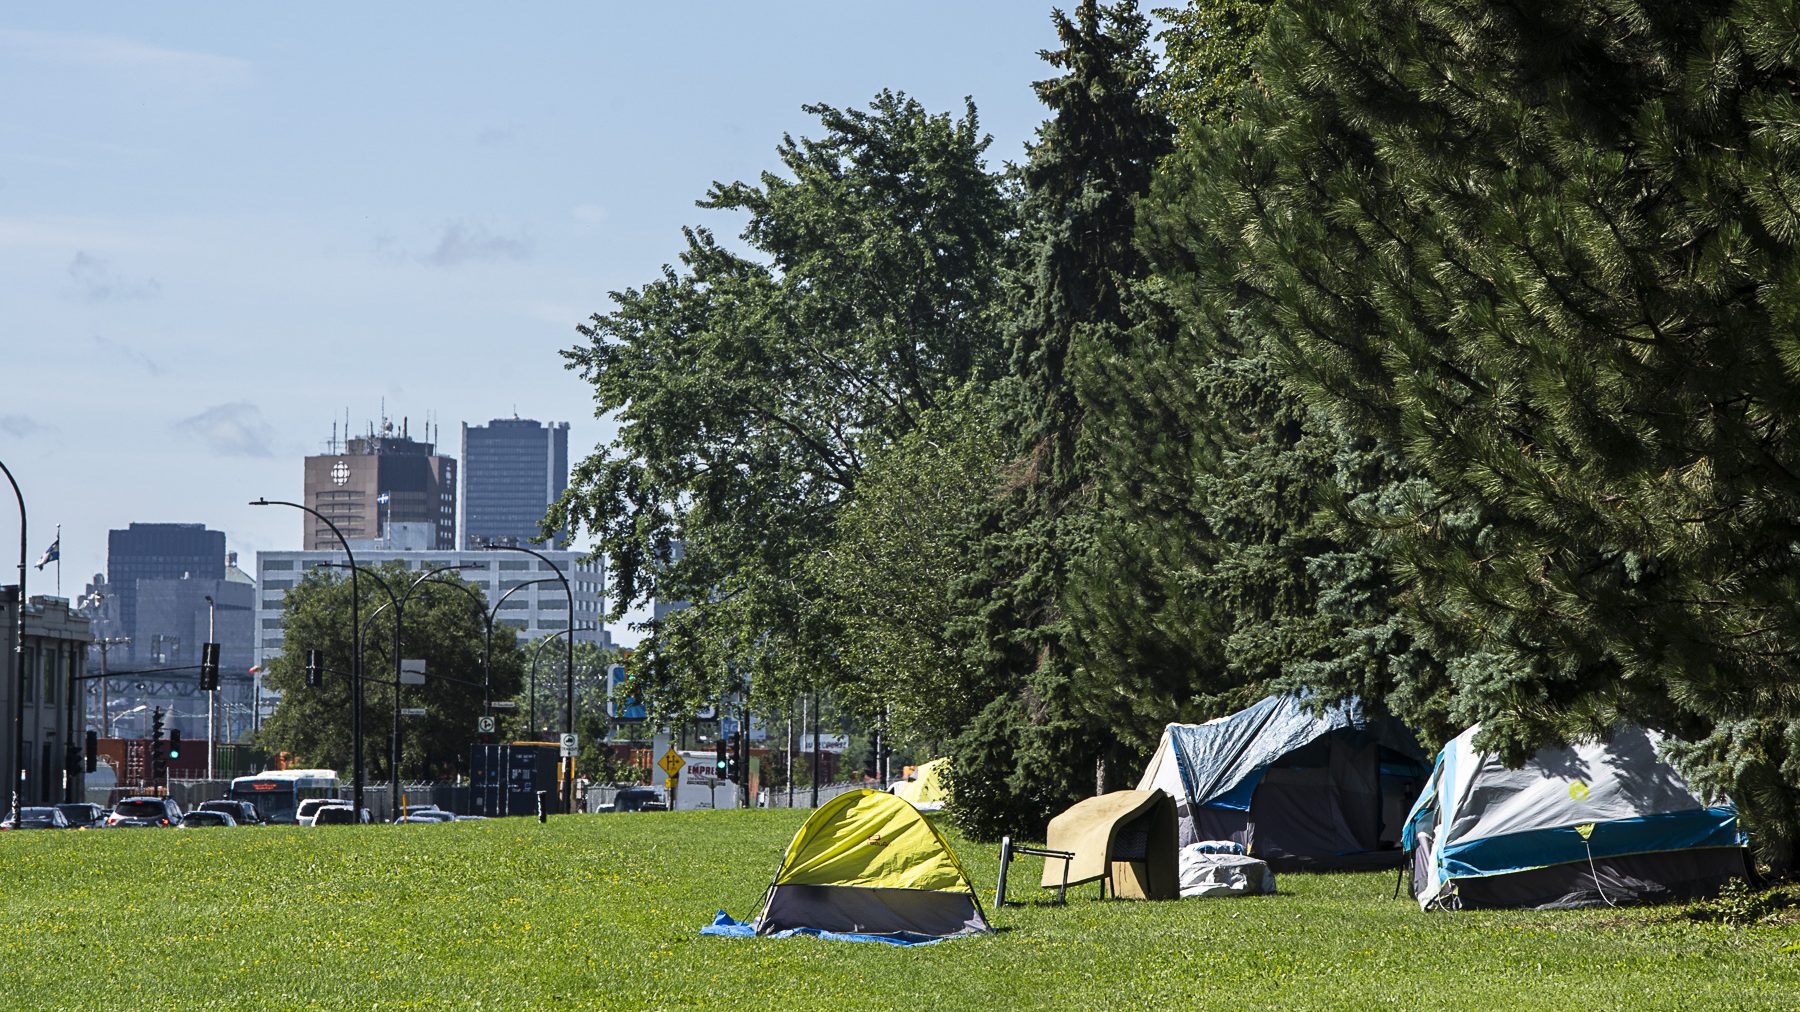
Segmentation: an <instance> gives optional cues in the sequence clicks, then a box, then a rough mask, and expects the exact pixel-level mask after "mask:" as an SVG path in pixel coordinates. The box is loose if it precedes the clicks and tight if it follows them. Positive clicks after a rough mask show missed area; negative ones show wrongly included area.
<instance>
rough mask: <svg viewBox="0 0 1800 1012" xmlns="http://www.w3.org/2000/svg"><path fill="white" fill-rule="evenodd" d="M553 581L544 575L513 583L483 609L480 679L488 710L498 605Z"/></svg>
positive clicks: (553, 581)
mask: <svg viewBox="0 0 1800 1012" xmlns="http://www.w3.org/2000/svg"><path fill="white" fill-rule="evenodd" d="M555 582H556V577H554V576H544V577H539V578H538V579H536V580H526V581H525V582H523V583H519V584H515V585H514V586H511V587H508V588H507V590H506V593H504V594H501V595H500V599H499V600H498V601H495V602H494V607H493V608H491V609H485V610H486V611H487V638H486V639H485V640H484V641H483V642H482V647H481V680H482V683H483V684H484V685H485V686H486V688H485V689H484V694H485V695H486V697H487V698H486V700H485V705H486V707H487V709H488V710H489V711H492V710H493V708H494V679H493V669H492V667H491V665H492V663H493V655H494V623H495V622H496V621H497V620H498V619H499V617H500V606H501V605H503V604H505V603H506V599H507V598H509V597H511V596H513V595H514V594H517V593H518V592H519V591H521V590H524V589H525V588H526V587H534V586H536V585H538V584H540V583H555ZM496 585H497V584H496Z"/></svg>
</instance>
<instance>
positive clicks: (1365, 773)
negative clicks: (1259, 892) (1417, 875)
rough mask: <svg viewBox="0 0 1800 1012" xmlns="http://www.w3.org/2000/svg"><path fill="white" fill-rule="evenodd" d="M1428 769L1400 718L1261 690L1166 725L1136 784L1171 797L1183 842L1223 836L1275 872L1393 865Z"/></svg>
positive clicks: (1355, 705)
mask: <svg viewBox="0 0 1800 1012" xmlns="http://www.w3.org/2000/svg"><path fill="white" fill-rule="evenodd" d="M1429 773H1430V769H1429V767H1428V766H1427V764H1426V762H1425V754H1424V752H1423V751H1422V750H1421V749H1420V748H1419V746H1418V743H1417V741H1415V740H1414V738H1413V735H1412V733H1411V732H1410V731H1408V730H1407V729H1406V727H1405V725H1403V724H1401V723H1400V722H1399V721H1397V720H1395V719H1393V718H1391V717H1383V716H1371V715H1368V714H1365V712H1364V710H1363V707H1362V705H1361V704H1360V703H1359V702H1357V701H1356V700H1351V701H1349V702H1345V703H1340V704H1338V705H1335V706H1332V707H1329V708H1327V709H1326V710H1324V711H1323V712H1322V713H1315V712H1313V710H1312V709H1311V708H1309V706H1308V705H1307V704H1306V703H1305V702H1304V701H1302V700H1301V699H1299V698H1298V697H1295V696H1271V697H1269V698H1267V699H1264V700H1263V701H1261V702H1259V703H1257V704H1255V705H1254V706H1251V707H1249V708H1247V709H1244V710H1240V711H1238V712H1237V713H1234V714H1232V715H1231V716H1229V717H1221V718H1219V719H1218V720H1215V721H1212V722H1210V723H1206V724H1170V725H1169V726H1168V727H1167V728H1165V729H1164V730H1163V735H1162V741H1161V742H1160V743H1159V744H1158V746H1157V749H1156V754H1155V755H1154V756H1153V757H1152V758H1151V760H1150V765H1149V767H1148V768H1147V769H1146V770H1145V771H1144V776H1143V778H1142V779H1141V780H1140V781H1139V782H1138V789H1139V790H1151V789H1155V788H1161V789H1162V790H1165V791H1168V792H1169V793H1170V794H1171V795H1173V796H1174V797H1175V801H1176V814H1177V817H1178V823H1179V831H1180V835H1181V840H1180V842H1181V845H1182V846H1184V847H1185V846H1187V845H1188V844H1190V843H1195V842H1198V841H1201V840H1229V841H1232V842H1234V843H1239V844H1242V845H1243V846H1244V848H1245V849H1246V850H1247V851H1249V853H1250V854H1252V855H1253V856H1256V857H1260V858H1262V859H1263V860H1265V861H1267V862H1268V863H1269V866H1270V867H1271V868H1273V869H1275V870H1276V871H1301V870H1320V871H1324V870H1334V869H1350V868H1375V867H1393V866H1397V865H1399V864H1400V863H1401V862H1403V861H1404V860H1405V855H1404V854H1403V852H1402V851H1401V850H1400V849H1399V848H1400V835H1401V832H1402V829H1403V827H1404V824H1405V820H1406V813H1407V810H1408V809H1409V808H1410V807H1411V805H1412V802H1413V799H1414V798H1415V797H1417V796H1418V793H1419V790H1420V788H1422V787H1423V786H1424V784H1425V779H1426V777H1427V776H1428V775H1429Z"/></svg>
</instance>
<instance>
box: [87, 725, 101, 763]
mask: <svg viewBox="0 0 1800 1012" xmlns="http://www.w3.org/2000/svg"><path fill="white" fill-rule="evenodd" d="M99 768H100V732H98V731H89V732H88V733H87V771H88V772H89V773H92V772H94V771H95V770H98V769H99Z"/></svg>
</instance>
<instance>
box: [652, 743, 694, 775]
mask: <svg viewBox="0 0 1800 1012" xmlns="http://www.w3.org/2000/svg"><path fill="white" fill-rule="evenodd" d="M656 765H658V766H661V767H662V768H663V772H664V773H667V774H668V775H669V776H671V777H672V776H675V775H676V774H678V773H680V772H681V768H682V767H683V766H686V765H687V760H686V759H683V758H681V756H680V755H678V754H676V752H675V750H674V749H670V750H669V751H668V753H667V754H665V755H664V756H663V757H662V759H661V760H660V761H659V762H657V764H656Z"/></svg>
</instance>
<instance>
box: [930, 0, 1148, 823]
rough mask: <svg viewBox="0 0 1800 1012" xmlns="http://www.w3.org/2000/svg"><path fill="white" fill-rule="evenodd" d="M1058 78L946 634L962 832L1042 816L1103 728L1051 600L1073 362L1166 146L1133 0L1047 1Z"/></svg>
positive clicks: (1043, 85)
mask: <svg viewBox="0 0 1800 1012" xmlns="http://www.w3.org/2000/svg"><path fill="white" fill-rule="evenodd" d="M1053 17H1054V20H1055V24H1056V29H1057V34H1058V37H1059V38H1060V40H1061V42H1062V48H1061V49H1058V50H1056V51H1053V52H1046V53H1044V54H1043V56H1044V59H1045V60H1046V61H1047V62H1049V63H1050V64H1051V65H1052V66H1054V67H1056V68H1058V69H1059V70H1062V71H1063V72H1064V73H1063V74H1062V76H1059V77H1055V78H1051V79H1049V80H1046V81H1041V82H1038V83H1037V85H1036V86H1035V87H1036V89H1037V93H1038V96H1039V97H1040V98H1041V99H1042V100H1043V102H1044V103H1045V104H1046V105H1047V106H1049V107H1050V109H1051V110H1052V118H1051V119H1050V120H1049V121H1048V122H1047V123H1045V124H1044V126H1043V127H1041V128H1040V129H1039V132H1038V137H1037V141H1036V142H1035V143H1034V144H1033V145H1032V146H1031V151H1030V159H1029V161H1028V162H1027V164H1026V165H1025V167H1024V170H1023V179H1024V186H1025V203H1024V215H1025V230H1026V239H1025V241H1026V244H1027V249H1026V252H1025V254H1024V257H1023V259H1024V264H1023V267H1022V269H1021V272H1020V277H1019V279H1018V297H1017V305H1018V310H1017V318H1016V322H1015V324H1014V326H1013V328H1012V331H1011V340H1010V346H1011V352H1012V374H1013V376H1014V377H1015V379H1016V381H1017V386H1016V389H1017V393H1018V398H1017V403H1016V411H1017V415H1016V418H1015V421H1014V424H1013V431H1014V433H1015V436H1016V440H1017V445H1018V447H1019V451H1020V458H1019V460H1018V462H1017V465H1016V466H1017V473H1016V474H1015V475H1014V476H1013V479H1012V481H1011V482H1010V488H1009V489H1008V490H1007V491H1006V493H1005V494H1004V495H1003V496H1001V497H1000V498H999V499H998V501H996V502H995V503H994V504H993V506H992V509H991V512H990V515H989V516H988V517H987V519H986V522H985V523H984V524H983V525H982V530H983V540H982V543H981V545H980V549H979V552H978V555H977V558H976V559H975V562H974V575H973V577H972V578H971V580H970V581H969V583H968V586H967V587H965V588H964V592H965V595H966V597H965V601H964V606H963V607H962V608H961V609H960V610H961V612H962V614H963V615H964V616H965V617H964V618H963V619H962V620H961V621H960V622H959V623H958V624H957V628H958V632H959V633H960V634H961V635H962V636H963V638H964V641H965V642H967V643H969V644H971V645H970V647H969V650H970V653H971V656H970V658H969V660H970V663H971V668H972V669H973V670H974V671H976V672H977V675H976V676H975V677H976V678H977V680H978V682H979V683H980V684H979V685H978V686H977V687H976V688H977V690H978V693H979V694H980V695H981V696H982V697H983V698H986V699H988V700H990V702H988V704H987V705H986V707H985V708H984V709H983V711H982V712H981V713H980V714H979V715H977V717H976V719H975V720H974V721H973V722H972V723H971V725H970V727H969V728H968V729H967V730H966V731H965V732H964V733H963V734H962V735H960V736H959V737H958V739H957V741H956V742H955V743H954V745H953V749H952V751H953V754H954V756H955V760H956V761H955V764H954V765H955V773H954V778H955V790H956V793H957V811H958V812H959V813H960V815H959V817H962V818H964V819H965V823H966V825H967V827H968V828H969V829H971V830H972V831H974V832H975V833H977V834H978V835H997V834H998V833H999V832H1002V831H1008V830H1010V831H1025V832H1032V831H1035V830H1038V829H1041V827H1042V826H1043V824H1044V822H1045V821H1046V820H1047V819H1048V818H1049V816H1050V815H1052V814H1053V813H1054V812H1055V811H1056V810H1058V809H1060V808H1061V807H1064V806H1065V805H1067V804H1068V803H1070V802H1072V801H1074V800H1076V799H1078V798H1081V797H1085V796H1087V795H1088V794H1089V793H1091V790H1090V788H1091V786H1092V785H1093V784H1094V782H1095V769H1096V762H1097V761H1099V760H1101V759H1102V758H1103V757H1104V756H1105V754H1106V753H1107V752H1108V751H1109V750H1113V751H1116V741H1115V739H1114V737H1113V736H1112V735H1111V733H1110V731H1109V729H1108V728H1107V727H1106V725H1104V724H1103V723H1101V722H1099V721H1096V720H1095V719H1093V715H1092V714H1091V712H1084V709H1083V707H1082V706H1081V705H1080V703H1079V701H1078V695H1079V693H1078V683H1079V681H1080V680H1081V678H1082V677H1083V673H1082V672H1081V671H1080V670H1079V669H1078V668H1077V666H1076V664H1075V661H1074V658H1073V656H1072V654H1071V651H1070V643H1069V640H1070V626H1069V621H1068V610H1067V607H1066V602H1065V600H1064V596H1065V593H1066V591H1067V584H1068V579H1069V572H1070V566H1071V560H1072V559H1074V558H1076V557H1077V556H1079V555H1081V554H1082V553H1083V552H1085V551H1087V550H1088V549H1089V546H1090V545H1091V544H1092V543H1093V528H1094V516H1095V500H1094V496H1095V491H1096V490H1095V489H1094V488H1093V487H1092V482H1091V465H1090V463H1089V462H1088V461H1087V460H1086V459H1084V457H1083V454H1082V445H1083V443H1082V436H1081V431H1082V417H1083V408H1082V405H1081V403H1080V401H1079V399H1078V397H1077V395H1076V390H1075V378H1074V372H1075V370H1076V369H1077V368H1078V366H1077V365H1076V364H1075V363H1076V362H1078V361H1079V360H1080V359H1081V358H1082V357H1083V356H1085V355H1089V354H1094V353H1096V352H1095V351H1094V350H1093V349H1101V348H1110V347H1114V346H1116V345H1117V344H1118V343H1120V342H1122V341H1123V340H1124V337H1125V333H1126V330H1127V328H1128V327H1129V325H1130V323H1129V320H1128V318H1127V300H1128V297H1129V288H1130V286H1131V284H1132V283H1133V282H1134V280H1136V279H1139V278H1142V277H1143V276H1144V275H1145V274H1146V273H1147V266H1146V263H1145V261H1144V258H1143V257H1142V255H1141V254H1140V253H1139V252H1138V251H1137V250H1136V248H1135V247H1134V246H1133V244H1132V228H1133V219H1134V215H1135V202H1136V200H1137V198H1138V197H1139V196H1140V195H1141V194H1142V193H1144V192H1145V190H1146V189H1147V188H1148V186H1149V182H1150V175H1151V171H1152V168H1153V167H1154V165H1155V162H1156V160H1157V158H1159V157H1160V156H1161V155H1162V154H1163V153H1164V152H1165V151H1167V150H1168V146H1169V135H1170V127H1169V124H1168V121H1167V120H1166V118H1164V116H1163V115H1162V113H1161V112H1159V111H1158V110H1157V109H1156V107H1155V104H1154V101H1153V98H1154V89H1155V87H1156V76H1155V69H1154V61H1153V60H1152V58H1151V56H1150V53H1149V51H1148V49H1147V45H1146V44H1147V42H1148V39H1149V26H1148V23H1147V21H1146V20H1145V19H1144V17H1143V16H1142V15H1141V14H1140V13H1139V12H1138V10H1137V5H1136V4H1135V3H1134V2H1132V0H1124V2H1120V3H1117V4H1114V5H1111V6H1102V5H1100V4H1099V3H1097V2H1095V0H1084V2H1083V3H1081V4H1080V5H1079V6H1078V7H1077V8H1076V9H1075V11H1074V12H1073V14H1072V15H1065V14H1063V13H1062V12H1061V11H1057V12H1055V13H1054V15H1053Z"/></svg>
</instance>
